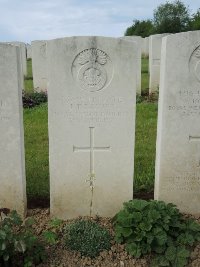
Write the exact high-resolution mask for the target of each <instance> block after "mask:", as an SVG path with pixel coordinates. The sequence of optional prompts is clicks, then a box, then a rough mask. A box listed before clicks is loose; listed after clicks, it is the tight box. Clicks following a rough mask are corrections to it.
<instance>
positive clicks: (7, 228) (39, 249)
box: [0, 211, 45, 267]
mask: <svg viewBox="0 0 200 267" xmlns="http://www.w3.org/2000/svg"><path fill="white" fill-rule="evenodd" d="M32 224H33V220H32V219H27V220H25V222H23V221H22V220H21V218H20V216H19V215H18V214H17V212H16V211H12V212H11V213H9V214H7V215H5V214H4V213H1V216H0V266H15V267H16V266H20V267H21V266H24V267H29V266H32V264H38V263H40V262H42V261H43V260H44V259H45V250H44V246H43V244H42V243H41V242H40V241H39V240H38V238H37V237H36V236H35V235H34V234H33V232H32Z"/></svg>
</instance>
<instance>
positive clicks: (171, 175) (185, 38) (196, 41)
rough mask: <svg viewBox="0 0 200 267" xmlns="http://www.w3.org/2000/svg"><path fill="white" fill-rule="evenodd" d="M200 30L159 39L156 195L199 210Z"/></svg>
mask: <svg viewBox="0 0 200 267" xmlns="http://www.w3.org/2000/svg"><path fill="white" fill-rule="evenodd" d="M199 121H200V31H196V32H195V31H194V32H187V33H180V34H175V35H170V36H167V37H165V38H164V39H163V47H162V57H161V81H160V91H159V110H158V132H157V152H156V183H155V198H156V199H159V200H164V201H166V202H172V203H174V204H176V205H177V206H178V208H179V209H180V210H181V211H182V212H186V213H200V205H199V203H200V123H199Z"/></svg>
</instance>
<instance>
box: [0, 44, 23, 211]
mask: <svg viewBox="0 0 200 267" xmlns="http://www.w3.org/2000/svg"><path fill="white" fill-rule="evenodd" d="M20 58H21V57H20V49H19V48H18V47H16V46H13V45H9V44H2V43H1V44H0V70H1V71H0V80H1V85H0V124H1V127H0V153H1V160H0V170H1V172H0V182H1V186H0V208H8V209H11V210H17V211H18V212H19V214H21V215H22V216H24V215H25V212H26V183H25V163H24V157H25V156H24V134H23V113H22V90H21V80H22V79H21V76H23V74H22V72H21V66H20Z"/></svg>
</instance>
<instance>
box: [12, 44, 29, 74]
mask: <svg viewBox="0 0 200 267" xmlns="http://www.w3.org/2000/svg"><path fill="white" fill-rule="evenodd" d="M9 43H11V44H13V45H18V46H19V47H20V53H21V62H22V70H23V74H24V76H26V75H27V62H26V44H25V43H23V42H9Z"/></svg>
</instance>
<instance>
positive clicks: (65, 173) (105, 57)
mask: <svg viewBox="0 0 200 267" xmlns="http://www.w3.org/2000/svg"><path fill="white" fill-rule="evenodd" d="M136 54H137V51H136V47H135V46H134V45H133V44H132V42H129V41H125V40H122V39H118V38H117V39H115V38H106V37H72V38H64V39H57V40H52V41H48V42H47V66H48V69H47V78H48V85H49V86H48V111H49V146H50V152H49V153H50V188H51V192H50V195H51V214H52V215H53V216H56V217H59V218H65V219H66V218H74V217H77V216H79V215H82V216H84V215H90V214H92V215H95V214H98V215H100V216H113V215H114V214H115V213H116V212H117V211H119V209H120V208H121V207H122V203H123V202H124V201H128V200H130V199H132V194H133V162H134V159H133V158H134V157H133V155H134V132H135V95H136V65H137V64H136V60H137V57H136Z"/></svg>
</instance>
